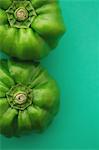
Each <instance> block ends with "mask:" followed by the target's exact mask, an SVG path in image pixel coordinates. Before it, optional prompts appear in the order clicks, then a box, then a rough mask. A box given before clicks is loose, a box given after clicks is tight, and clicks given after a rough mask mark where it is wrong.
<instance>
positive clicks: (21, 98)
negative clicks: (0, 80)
mask: <svg viewBox="0 0 99 150" xmlns="http://www.w3.org/2000/svg"><path fill="white" fill-rule="evenodd" d="M15 99H16V103H17V104H23V103H25V102H26V99H27V96H26V94H25V93H17V94H16V96H15Z"/></svg>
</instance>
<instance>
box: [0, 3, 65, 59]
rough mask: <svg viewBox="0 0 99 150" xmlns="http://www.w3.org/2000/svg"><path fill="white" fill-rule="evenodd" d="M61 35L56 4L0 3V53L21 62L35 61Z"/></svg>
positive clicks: (60, 17) (57, 4)
mask: <svg viewBox="0 0 99 150" xmlns="http://www.w3.org/2000/svg"><path fill="white" fill-rule="evenodd" d="M64 32H65V26H64V22H63V19H62V16H61V10H60V7H59V2H58V0H21V1H20V0H0V50H1V51H3V52H5V53H6V54H8V55H10V56H12V57H16V58H19V59H21V60H33V59H34V60H38V59H41V58H43V57H44V56H46V55H48V53H49V52H50V51H51V50H52V49H54V48H55V47H56V46H57V44H58V42H59V40H60V38H61V37H62V35H63V34H64Z"/></svg>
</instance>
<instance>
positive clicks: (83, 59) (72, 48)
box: [0, 0, 99, 150]
mask: <svg viewBox="0 0 99 150" xmlns="http://www.w3.org/2000/svg"><path fill="white" fill-rule="evenodd" d="M61 7H62V10H63V15H64V19H65V23H66V24H67V28H68V32H67V34H65V36H64V37H63V39H62V40H61V42H60V45H59V47H58V48H57V49H56V50H55V51H53V53H51V54H50V55H49V56H48V57H47V58H46V59H44V60H43V62H42V63H43V65H44V66H45V67H46V68H48V70H49V72H50V73H51V74H52V75H53V76H54V77H55V78H56V79H57V81H58V83H59V85H60V88H61V110H60V113H59V115H58V116H57V117H56V119H55V121H54V122H53V124H52V125H51V126H50V128H49V129H48V130H47V131H46V132H45V133H43V134H41V135H37V134H32V135H30V136H27V137H23V138H20V139H16V138H12V139H7V138H4V137H1V140H0V142H1V150H7V149H10V150H11V149H13V150H17V149H19V150H22V149H24V150H36V149H37V150H51V149H53V150H55V149H56V150H66V149H97V150H98V149H99V93H98V89H99V42H98V41H99V19H98V16H99V2H98V0H97V1H94V0H93V1H91V0H89V1H85V0H84V1H75V0H74V1H73V0H72V1H66V0H64V1H62V0H61Z"/></svg>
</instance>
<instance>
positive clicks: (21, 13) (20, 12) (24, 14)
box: [15, 7, 28, 21]
mask: <svg viewBox="0 0 99 150" xmlns="http://www.w3.org/2000/svg"><path fill="white" fill-rule="evenodd" d="M15 17H16V19H17V20H18V21H24V20H26V19H27V18H28V11H27V10H26V9H25V8H23V7H20V8H18V9H17V10H16V11H15Z"/></svg>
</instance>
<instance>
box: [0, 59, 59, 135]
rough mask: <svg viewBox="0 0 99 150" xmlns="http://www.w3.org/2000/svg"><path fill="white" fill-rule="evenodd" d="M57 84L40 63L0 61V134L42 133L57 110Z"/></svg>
mask: <svg viewBox="0 0 99 150" xmlns="http://www.w3.org/2000/svg"><path fill="white" fill-rule="evenodd" d="M59 99H60V94H59V89H58V86H57V83H56V81H55V80H54V79H53V78H52V77H51V76H50V75H49V74H48V72H47V70H45V69H44V68H42V67H41V65H40V64H39V63H35V64H34V63H31V62H28V63H26V62H20V61H19V62H18V61H15V60H1V61H0V133H1V134H3V135H5V136H7V137H12V136H16V137H18V136H22V135H24V134H27V133H30V132H31V131H35V132H41V131H43V130H44V129H46V128H47V127H48V126H49V124H50V123H51V122H52V120H53V118H54V117H55V115H56V114H57V112H58V110H59V103H60V101H59Z"/></svg>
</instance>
